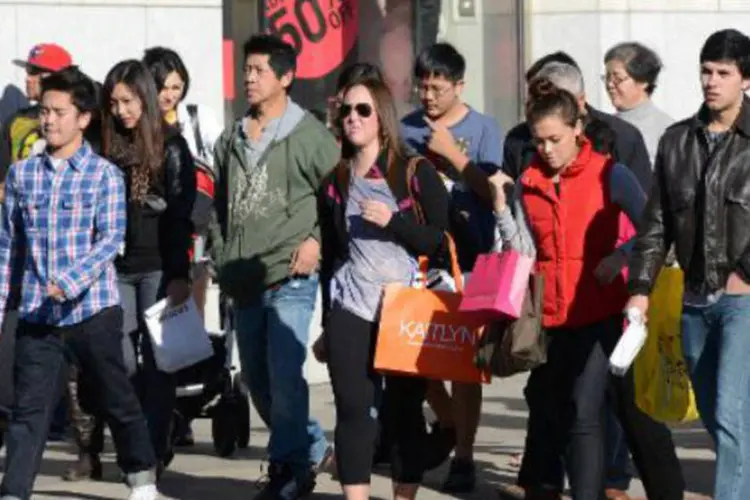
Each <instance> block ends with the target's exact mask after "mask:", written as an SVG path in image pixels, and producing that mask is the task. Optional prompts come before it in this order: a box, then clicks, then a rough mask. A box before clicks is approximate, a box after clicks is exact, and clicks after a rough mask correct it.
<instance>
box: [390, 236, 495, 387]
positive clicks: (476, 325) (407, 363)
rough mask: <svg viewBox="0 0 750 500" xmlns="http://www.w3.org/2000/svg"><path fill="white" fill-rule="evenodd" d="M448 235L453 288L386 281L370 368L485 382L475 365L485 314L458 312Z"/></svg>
mask: <svg viewBox="0 0 750 500" xmlns="http://www.w3.org/2000/svg"><path fill="white" fill-rule="evenodd" d="M446 238H448V246H449V248H450V254H451V271H452V274H453V279H454V280H455V282H456V290H457V291H456V292H447V291H442V290H428V289H426V288H424V281H426V280H423V281H422V284H421V285H420V288H412V287H407V286H403V285H400V284H391V285H388V286H387V287H386V289H385V295H384V297H383V309H382V312H381V315H380V326H379V330H378V339H377V345H376V348H375V369H376V370H380V371H386V372H396V373H402V374H407V375H416V376H419V377H425V378H430V379H437V380H451V381H456V382H484V383H489V382H490V373H489V371H482V370H480V369H479V368H477V367H476V365H475V364H474V355H475V353H476V348H477V346H478V344H479V339H480V338H481V336H482V335H483V334H484V330H485V326H486V323H487V317H486V316H484V315H482V314H477V313H472V312H461V311H459V306H460V305H461V299H462V296H463V293H462V292H463V277H462V275H461V271H460V269H459V267H458V260H457V258H456V248H455V245H454V243H453V240H452V238H451V237H450V236H449V235H446Z"/></svg>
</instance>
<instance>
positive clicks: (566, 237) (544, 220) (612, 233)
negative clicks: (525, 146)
mask: <svg viewBox="0 0 750 500" xmlns="http://www.w3.org/2000/svg"><path fill="white" fill-rule="evenodd" d="M613 164H614V162H613V161H612V160H611V159H610V158H609V157H606V156H603V155H601V154H599V153H597V152H595V151H594V150H593V149H592V148H591V144H590V143H589V142H584V144H583V146H582V147H581V151H580V153H579V154H578V157H577V158H576V159H575V161H574V162H573V164H571V165H570V166H568V168H566V169H565V171H564V172H562V174H560V181H559V194H558V191H557V190H556V188H555V184H554V182H553V179H552V178H551V177H549V176H548V175H546V173H545V172H548V171H549V169H548V167H546V165H544V164H543V163H542V160H541V159H540V158H539V157H538V156H535V158H534V160H533V161H532V163H531V165H530V167H529V169H528V170H527V171H526V172H525V173H524V175H523V176H522V177H521V184H522V189H523V191H522V192H523V195H522V198H523V203H524V207H525V209H526V213H527V216H528V221H529V226H530V229H531V233H532V235H533V238H534V241H535V242H536V246H537V262H536V271H537V272H539V273H541V274H542V275H543V276H544V280H545V290H544V309H543V313H544V317H543V324H544V326H545V327H548V328H554V327H577V326H583V325H588V324H591V323H595V322H597V321H601V320H603V319H606V318H608V317H610V316H613V315H615V314H617V313H619V312H621V311H622V308H623V307H624V305H625V302H626V301H627V289H626V287H625V280H624V278H623V277H622V275H621V274H619V275H618V276H617V278H616V279H615V281H614V282H612V283H611V284H609V285H602V284H601V283H599V280H597V278H596V276H595V275H594V269H596V266H597V265H598V264H599V262H600V261H601V260H602V259H603V258H604V257H607V256H608V255H610V254H611V253H612V252H613V251H614V250H615V248H617V243H618V236H619V233H620V215H621V213H622V211H621V209H620V207H619V206H617V205H616V204H615V203H613V202H612V200H611V198H610V194H609V192H610V189H609V176H610V169H611V167H612V165H613Z"/></svg>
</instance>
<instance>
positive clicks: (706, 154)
mask: <svg viewBox="0 0 750 500" xmlns="http://www.w3.org/2000/svg"><path fill="white" fill-rule="evenodd" d="M707 124H708V113H707V110H706V109H705V108H703V109H701V110H700V111H699V112H698V114H697V115H695V116H693V117H691V118H688V119H687V120H683V121H681V122H679V123H676V124H674V125H672V126H671V127H670V128H668V129H667V131H666V132H665V133H664V136H663V137H662V139H661V142H660V143H659V149H658V152H657V156H656V162H655V173H654V186H653V188H652V190H651V196H650V197H649V201H648V204H647V206H646V210H645V213H644V216H643V220H642V223H641V227H640V228H639V231H638V238H637V240H636V243H635V247H634V250H633V254H632V257H631V261H630V281H629V289H630V292H631V294H633V295H635V294H648V293H649V292H650V290H651V288H652V287H653V284H654V281H655V280H656V276H657V274H658V272H659V269H660V268H661V266H662V263H663V262H664V257H665V255H666V253H667V249H669V247H670V245H671V244H672V243H674V244H675V247H676V251H677V260H678V262H679V264H680V267H681V268H682V269H683V270H684V271H685V276H686V283H685V286H686V289H689V290H692V291H694V292H697V293H710V292H715V291H717V290H720V289H722V288H723V287H724V286H725V285H726V281H727V278H728V277H729V274H730V273H732V272H736V273H738V274H739V275H740V276H741V277H742V278H743V279H745V280H746V281H748V282H750V246H749V245H750V99H748V98H745V100H744V102H743V103H742V109H741V111H740V114H739V116H738V117H737V120H736V122H735V124H734V126H733V127H732V128H731V129H730V130H729V131H728V133H727V134H726V136H725V137H724V138H723V139H721V140H720V141H719V142H718V143H717V144H716V145H715V146H714V147H713V148H712V149H713V150H711V148H710V147H709V140H708V136H707V133H706V125H707Z"/></svg>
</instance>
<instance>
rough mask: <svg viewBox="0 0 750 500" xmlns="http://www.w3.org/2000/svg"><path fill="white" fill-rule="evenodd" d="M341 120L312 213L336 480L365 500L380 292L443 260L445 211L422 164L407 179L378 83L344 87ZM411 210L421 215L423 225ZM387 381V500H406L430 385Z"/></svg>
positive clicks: (373, 427)
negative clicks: (426, 260) (419, 262)
mask: <svg viewBox="0 0 750 500" xmlns="http://www.w3.org/2000/svg"><path fill="white" fill-rule="evenodd" d="M338 120H339V123H338V125H339V127H340V130H341V131H342V160H341V163H340V164H339V165H338V166H337V167H336V168H335V169H334V171H333V173H332V174H331V175H330V177H329V179H328V180H327V181H326V182H325V183H324V185H323V187H322V189H321V206H320V212H319V217H320V225H321V234H322V240H323V241H322V249H323V252H322V255H323V261H322V264H321V283H322V285H323V288H324V292H323V297H324V300H325V301H326V303H325V304H324V314H325V315H326V320H325V330H326V331H325V335H324V337H323V338H324V343H325V351H326V353H327V357H328V370H329V372H330V375H331V382H332V385H333V393H334V399H335V404H336V434H335V440H336V455H337V468H338V474H339V478H340V481H341V484H342V488H343V490H344V495H345V497H346V498H347V499H348V500H358V499H367V498H369V482H370V469H371V465H372V460H373V452H374V449H375V440H376V436H377V428H378V400H379V399H380V398H379V397H378V393H379V391H380V387H381V385H380V384H381V377H380V375H378V374H376V373H375V372H374V371H373V366H372V364H373V348H374V343H375V338H376V334H377V330H378V321H379V316H380V308H381V298H382V294H383V290H384V287H385V286H386V285H387V284H389V283H402V284H405V285H408V284H410V283H411V282H412V280H413V278H414V276H415V271H416V267H417V266H416V258H417V256H420V255H424V256H428V257H430V258H431V259H433V261H434V260H435V259H438V260H439V259H441V258H443V257H444V255H445V247H446V246H445V240H444V232H445V231H446V230H447V228H448V207H449V201H448V194H447V192H446V191H445V188H444V187H443V184H442V181H441V180H440V177H439V176H438V174H437V172H436V170H435V168H434V167H433V166H432V165H430V164H429V162H427V161H426V160H424V159H420V160H418V163H417V166H416V169H415V174H414V176H413V178H411V179H410V178H409V176H408V175H407V166H408V164H409V161H410V158H409V157H408V154H407V153H406V151H405V150H404V148H403V146H402V141H401V139H400V136H399V126H398V118H397V115H396V109H395V106H394V101H393V97H392V95H391V93H390V91H389V90H388V88H387V87H386V85H385V83H383V82H382V81H380V80H377V79H368V80H363V81H360V82H357V83H355V84H353V85H350V86H348V87H346V88H345V89H344V90H343V99H342V102H341V106H340V108H339V112H338ZM410 192H411V193H415V195H414V198H412V197H411V195H410ZM409 202H412V203H409ZM413 203H417V204H418V205H419V207H420V208H421V211H422V213H423V214H424V219H425V220H424V221H422V222H421V223H420V221H419V219H418V218H417V216H416V214H415V212H414V208H413ZM401 207H405V208H403V209H402V208H401ZM385 380H386V384H385V385H386V389H385V395H384V402H385V404H384V407H385V408H387V409H388V410H386V415H385V417H384V419H385V421H386V425H387V427H388V428H389V430H390V432H391V433H392V445H391V457H392V472H393V482H394V498H396V499H399V500H407V499H413V498H414V497H415V496H416V494H417V490H418V489H419V484H420V483H421V480H422V474H423V473H424V470H425V461H424V458H423V449H424V447H425V438H426V428H425V421H424V415H423V413H422V404H423V402H424V397H425V391H426V388H427V384H426V380H425V379H421V378H418V377H407V376H398V375H387V376H386V378H385Z"/></svg>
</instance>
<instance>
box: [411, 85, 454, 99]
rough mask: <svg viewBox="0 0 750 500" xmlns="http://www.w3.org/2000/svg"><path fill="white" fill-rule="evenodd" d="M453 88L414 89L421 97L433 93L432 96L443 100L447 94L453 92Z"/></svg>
mask: <svg viewBox="0 0 750 500" xmlns="http://www.w3.org/2000/svg"><path fill="white" fill-rule="evenodd" d="M452 88H453V87H438V86H436V85H417V86H416V87H414V91H415V92H416V93H417V94H418V95H420V96H426V95H427V94H428V93H430V92H432V95H433V96H435V97H436V98H438V99H439V98H441V97H443V96H444V95H445V94H447V93H448V92H450V91H451V89H452Z"/></svg>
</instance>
